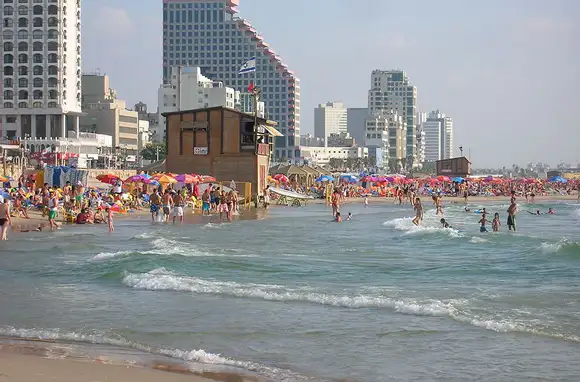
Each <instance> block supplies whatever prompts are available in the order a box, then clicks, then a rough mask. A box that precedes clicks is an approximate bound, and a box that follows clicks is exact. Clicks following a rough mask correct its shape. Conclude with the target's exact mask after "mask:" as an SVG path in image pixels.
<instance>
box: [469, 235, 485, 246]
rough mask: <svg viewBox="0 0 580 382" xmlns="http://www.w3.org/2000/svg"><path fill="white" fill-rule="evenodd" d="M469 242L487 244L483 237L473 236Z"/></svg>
mask: <svg viewBox="0 0 580 382" xmlns="http://www.w3.org/2000/svg"><path fill="white" fill-rule="evenodd" d="M469 242H470V243H471V244H481V243H485V242H487V239H484V238H483V237H479V236H473V237H472V238H471V239H469Z"/></svg>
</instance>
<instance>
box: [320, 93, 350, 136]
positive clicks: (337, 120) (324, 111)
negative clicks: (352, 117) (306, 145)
mask: <svg viewBox="0 0 580 382" xmlns="http://www.w3.org/2000/svg"><path fill="white" fill-rule="evenodd" d="M346 110H347V109H346V108H345V107H344V104H343V103H341V102H327V103H322V104H319V105H318V107H317V108H315V109H314V136H315V137H317V138H323V139H326V138H328V136H329V135H330V134H340V133H346V132H347V115H346Z"/></svg>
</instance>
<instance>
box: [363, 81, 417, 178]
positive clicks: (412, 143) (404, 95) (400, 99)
mask: <svg viewBox="0 0 580 382" xmlns="http://www.w3.org/2000/svg"><path fill="white" fill-rule="evenodd" d="M368 102H369V105H368V106H369V113H370V114H376V113H383V114H384V113H390V112H396V113H397V115H398V116H399V117H402V118H403V119H404V120H405V126H406V127H405V134H404V137H403V139H404V141H405V152H404V158H402V159H404V160H405V162H406V163H405V166H406V167H407V168H411V167H412V166H416V165H418V163H416V162H417V146H416V133H417V121H416V113H417V88H416V87H415V86H413V85H411V83H410V82H409V78H408V77H407V75H406V73H405V72H404V71H402V70H373V72H372V74H371V89H370V90H369V99H368Z"/></svg>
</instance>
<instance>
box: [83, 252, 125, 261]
mask: <svg viewBox="0 0 580 382" xmlns="http://www.w3.org/2000/svg"><path fill="white" fill-rule="evenodd" d="M131 253H132V252H131V251H118V252H101V253H98V254H96V255H95V256H93V258H92V259H91V261H105V260H110V259H114V258H116V257H123V256H127V255H130V254H131Z"/></svg>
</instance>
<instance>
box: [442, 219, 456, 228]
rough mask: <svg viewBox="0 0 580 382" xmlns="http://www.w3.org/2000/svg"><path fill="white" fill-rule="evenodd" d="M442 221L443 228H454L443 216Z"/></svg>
mask: <svg viewBox="0 0 580 382" xmlns="http://www.w3.org/2000/svg"><path fill="white" fill-rule="evenodd" d="M440 222H441V225H443V228H453V227H451V226H450V225H449V223H447V221H446V220H445V219H443V218H441V220H440Z"/></svg>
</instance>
